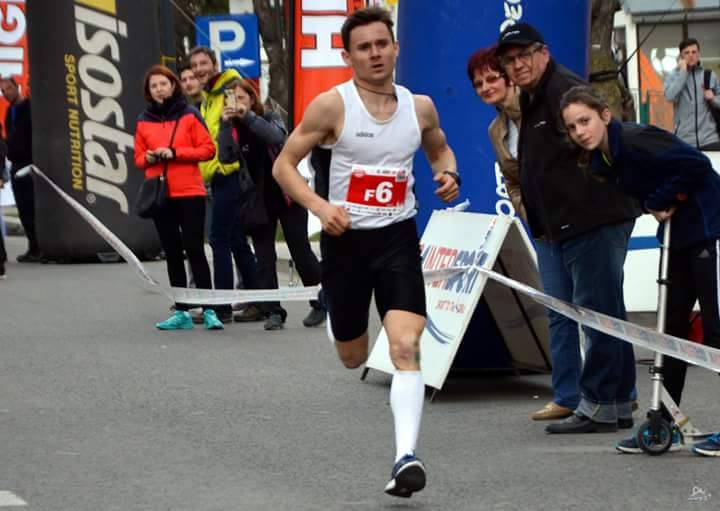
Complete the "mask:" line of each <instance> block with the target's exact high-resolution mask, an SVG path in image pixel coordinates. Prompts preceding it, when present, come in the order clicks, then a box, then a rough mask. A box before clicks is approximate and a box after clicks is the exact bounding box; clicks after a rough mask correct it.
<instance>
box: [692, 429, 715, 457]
mask: <svg viewBox="0 0 720 511" xmlns="http://www.w3.org/2000/svg"><path fill="white" fill-rule="evenodd" d="M692 450H693V452H694V453H695V454H699V455H700V456H720V432H718V433H715V434H714V435H711V436H710V437H709V438H707V439H705V440H703V441H702V442H698V443H696V444H695V445H693V448H692Z"/></svg>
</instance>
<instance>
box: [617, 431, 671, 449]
mask: <svg viewBox="0 0 720 511" xmlns="http://www.w3.org/2000/svg"><path fill="white" fill-rule="evenodd" d="M645 436H647V431H646V432H645ZM615 449H616V450H618V451H620V452H623V453H626V454H642V452H643V450H642V449H641V448H640V445H639V444H638V441H637V439H636V438H635V435H633V436H631V437H630V438H626V439H625V440H620V441H619V442H618V443H616V444H615ZM680 449H682V437H681V436H680V430H679V429H678V428H677V426H673V428H672V443H671V444H670V449H668V452H675V451H679V450H680Z"/></svg>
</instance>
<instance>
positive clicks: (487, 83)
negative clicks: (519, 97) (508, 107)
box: [473, 68, 510, 106]
mask: <svg viewBox="0 0 720 511" xmlns="http://www.w3.org/2000/svg"><path fill="white" fill-rule="evenodd" d="M473 87H474V88H475V94H477V95H478V96H479V97H480V99H482V100H483V102H484V103H485V104H488V105H492V106H499V105H502V102H503V101H505V98H506V97H507V94H508V89H509V88H510V87H509V86H508V84H507V83H506V82H505V78H504V77H503V75H501V74H500V73H499V72H498V71H494V70H492V69H488V68H485V69H483V70H482V71H481V70H479V69H476V70H475V76H474V77H473Z"/></svg>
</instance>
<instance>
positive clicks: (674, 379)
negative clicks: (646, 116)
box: [560, 86, 720, 456]
mask: <svg viewBox="0 0 720 511" xmlns="http://www.w3.org/2000/svg"><path fill="white" fill-rule="evenodd" d="M560 112H561V114H562V123H563V124H564V127H565V129H566V130H567V134H568V136H569V137H570V139H571V140H572V142H574V143H575V144H577V145H578V146H580V147H581V148H582V149H584V150H585V152H584V155H583V160H584V161H583V162H582V163H583V165H582V167H583V168H584V169H585V171H586V172H587V178H588V179H598V180H603V181H609V182H612V183H615V184H616V185H617V186H618V187H619V188H620V189H621V190H622V191H624V192H625V193H627V194H629V195H631V196H633V197H635V198H636V199H638V200H639V201H640V204H641V205H642V207H643V209H644V210H645V211H646V212H647V213H650V214H652V215H653V216H654V217H655V218H656V219H657V220H658V222H659V223H660V225H659V227H658V239H659V240H661V241H662V232H663V223H664V222H665V220H667V219H669V218H671V217H672V225H671V237H670V239H671V240H672V243H671V250H670V261H669V279H670V285H669V288H668V296H667V324H666V332H667V333H668V334H671V335H674V336H677V337H682V338H685V339H687V337H688V333H689V329H690V323H689V317H690V313H691V311H692V307H693V305H694V304H695V301H696V300H698V301H699V302H700V314H701V317H702V322H703V330H704V335H705V339H704V343H705V345H707V346H711V347H713V348H720V315H719V313H718V287H719V286H718V270H717V267H718V265H719V264H720V260H719V259H718V255H719V252H720V250H719V248H720V176H719V175H718V174H717V173H716V172H715V170H714V169H713V168H712V165H711V163H710V160H709V159H708V158H707V156H705V155H704V154H703V153H702V152H700V151H698V150H697V149H695V148H693V147H692V146H690V145H688V144H686V143H685V142H682V141H681V140H680V139H679V138H677V137H676V136H674V135H673V134H671V133H668V132H667V131H664V130H661V129H659V128H656V127H654V126H641V125H638V124H634V123H621V122H618V121H616V120H614V119H613V118H612V114H611V113H610V109H609V108H608V105H607V102H606V101H605V100H604V99H603V98H602V97H601V96H600V95H599V94H598V93H596V92H595V91H593V90H592V88H590V87H588V86H577V87H573V88H572V89H570V90H568V91H567V92H566V93H565V95H564V96H563V98H562V101H561V105H560ZM686 370H687V364H686V363H685V362H683V361H681V360H677V359H675V358H671V357H666V358H665V364H664V371H663V373H664V378H665V387H666V388H667V390H668V392H669V393H670V395H671V396H672V398H673V399H674V400H675V401H676V402H677V403H680V398H681V395H682V390H683V386H684V384H685V373H686ZM664 414H665V415H666V418H667V419H668V420H670V419H671V417H670V415H669V413H667V411H666V410H664ZM616 448H617V449H618V450H619V451H621V452H627V453H639V452H641V450H640V447H639V445H638V444H637V441H636V440H635V437H634V436H633V437H632V438H630V439H627V440H623V441H621V442H619V443H618V444H617V446H616ZM679 448H680V438H679V434H676V433H675V434H673V445H672V447H671V450H678V449H679ZM693 451H694V452H695V453H697V454H700V455H704V456H720V433H715V434H714V435H712V436H711V437H710V438H708V439H707V440H705V441H703V442H700V443H697V444H695V445H694V446H693Z"/></svg>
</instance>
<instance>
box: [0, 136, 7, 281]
mask: <svg viewBox="0 0 720 511" xmlns="http://www.w3.org/2000/svg"><path fill="white" fill-rule="evenodd" d="M6 157H7V146H6V145H5V141H4V140H0V192H1V191H2V189H3V188H4V187H5V183H7V182H8V179H9V177H8V175H7V172H6V170H5V158H6ZM0 215H2V211H0ZM3 227H4V226H3V223H2V218H0V279H5V277H6V276H5V263H7V252H6V251H5V238H4V234H3Z"/></svg>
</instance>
